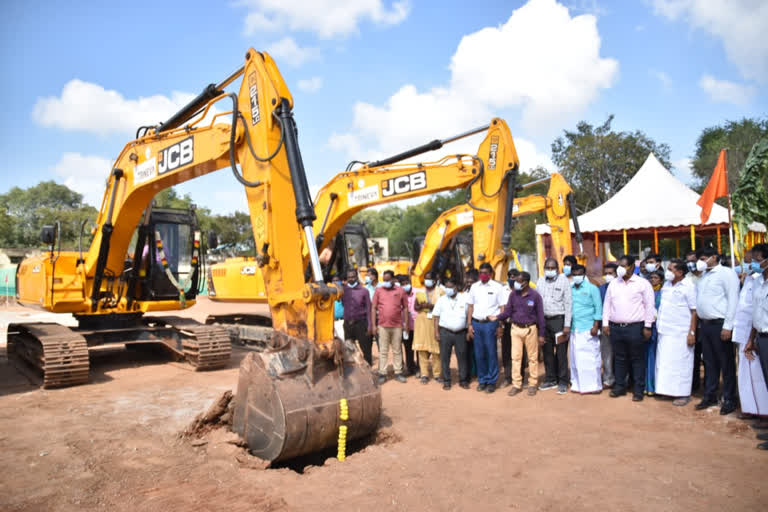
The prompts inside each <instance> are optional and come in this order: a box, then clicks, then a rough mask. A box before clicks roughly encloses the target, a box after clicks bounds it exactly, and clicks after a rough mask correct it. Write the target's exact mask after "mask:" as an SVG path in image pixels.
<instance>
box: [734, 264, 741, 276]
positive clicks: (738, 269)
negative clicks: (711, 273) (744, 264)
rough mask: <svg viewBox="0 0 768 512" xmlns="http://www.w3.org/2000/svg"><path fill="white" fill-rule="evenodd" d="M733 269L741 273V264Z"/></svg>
mask: <svg viewBox="0 0 768 512" xmlns="http://www.w3.org/2000/svg"><path fill="white" fill-rule="evenodd" d="M733 271H734V272H736V273H737V274H741V265H736V266H735V267H733Z"/></svg>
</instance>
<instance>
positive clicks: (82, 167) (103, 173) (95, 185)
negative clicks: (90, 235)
mask: <svg viewBox="0 0 768 512" xmlns="http://www.w3.org/2000/svg"><path fill="white" fill-rule="evenodd" d="M111 170H112V160H109V159H107V158H104V157H101V156H95V155H83V154H80V153H64V154H63V155H62V156H61V158H60V159H59V161H58V162H57V163H56V165H54V166H53V172H55V173H56V174H57V175H58V176H59V177H61V178H62V179H63V181H64V185H66V186H67V187H69V188H71V189H72V190H74V191H76V192H79V193H80V194H83V200H84V201H85V202H86V203H88V204H90V205H91V206H94V207H95V208H98V207H99V206H101V200H102V197H103V196H104V189H105V188H106V183H107V178H108V177H109V173H110V171H111Z"/></svg>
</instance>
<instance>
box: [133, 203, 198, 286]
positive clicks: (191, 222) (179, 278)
mask: <svg viewBox="0 0 768 512" xmlns="http://www.w3.org/2000/svg"><path fill="white" fill-rule="evenodd" d="M134 238H135V240H136V245H135V246H134V250H133V251H131V252H133V254H134V257H133V258H132V259H131V260H130V261H131V262H132V263H133V262H137V264H136V265H133V266H132V267H131V268H130V269H128V273H129V277H128V280H129V282H133V283H135V286H136V287H137V294H136V295H137V297H138V298H139V300H142V301H152V300H174V299H178V298H179V290H180V289H181V290H184V296H185V300H192V299H194V298H195V297H196V296H197V292H198V283H199V280H200V259H199V255H197V254H196V252H197V251H198V250H199V242H200V232H199V230H198V224H197V216H196V215H195V211H194V210H182V209H167V208H166V209H159V208H153V209H152V211H151V212H150V215H149V222H148V223H147V224H146V225H142V226H139V227H138V228H137V229H136V234H135V235H134ZM158 242H159V243H158Z"/></svg>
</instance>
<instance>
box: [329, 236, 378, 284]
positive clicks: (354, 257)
mask: <svg viewBox="0 0 768 512" xmlns="http://www.w3.org/2000/svg"><path fill="white" fill-rule="evenodd" d="M371 264H372V261H371V258H370V254H369V250H368V230H367V229H366V227H365V225H364V224H353V223H348V224H346V225H345V226H344V228H343V229H342V231H341V232H340V233H339V234H338V235H336V237H335V240H334V242H333V245H332V249H331V255H330V259H329V260H328V261H327V262H323V274H324V277H325V279H326V280H330V279H331V277H332V276H334V275H340V276H342V277H343V276H344V275H345V272H346V270H347V269H349V268H354V269H366V268H368V267H369V266H370V265H371Z"/></svg>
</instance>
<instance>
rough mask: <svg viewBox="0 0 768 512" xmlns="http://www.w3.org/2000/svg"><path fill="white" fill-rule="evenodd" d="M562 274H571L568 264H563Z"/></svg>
mask: <svg viewBox="0 0 768 512" xmlns="http://www.w3.org/2000/svg"><path fill="white" fill-rule="evenodd" d="M563 274H565V275H566V276H569V275H571V266H570V265H563Z"/></svg>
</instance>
